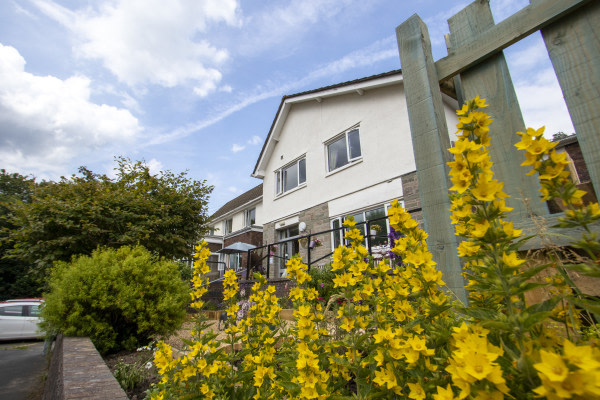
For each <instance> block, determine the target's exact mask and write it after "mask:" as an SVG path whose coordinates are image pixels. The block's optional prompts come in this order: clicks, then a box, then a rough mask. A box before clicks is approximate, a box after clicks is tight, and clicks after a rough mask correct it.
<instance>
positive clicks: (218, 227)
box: [210, 202, 263, 236]
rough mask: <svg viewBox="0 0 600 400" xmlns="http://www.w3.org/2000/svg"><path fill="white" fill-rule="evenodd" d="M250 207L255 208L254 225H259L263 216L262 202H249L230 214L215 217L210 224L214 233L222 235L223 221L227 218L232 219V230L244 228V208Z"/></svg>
mask: <svg viewBox="0 0 600 400" xmlns="http://www.w3.org/2000/svg"><path fill="white" fill-rule="evenodd" d="M251 208H256V222H255V224H254V225H255V226H261V225H262V218H263V205H262V202H258V203H254V204H250V205H247V206H244V207H243V208H240V209H239V210H236V212H235V213H232V214H226V215H224V216H222V217H219V218H217V219H216V220H215V221H213V222H212V223H211V224H210V226H211V227H212V228H214V229H215V234H216V235H220V236H223V234H224V232H225V230H224V229H225V225H224V223H225V221H226V220H228V219H229V218H231V219H232V232H233V233H235V232H237V231H239V230H242V229H244V228H245V227H246V226H245V223H246V222H245V217H244V214H245V213H244V212H245V211H246V210H249V209H251Z"/></svg>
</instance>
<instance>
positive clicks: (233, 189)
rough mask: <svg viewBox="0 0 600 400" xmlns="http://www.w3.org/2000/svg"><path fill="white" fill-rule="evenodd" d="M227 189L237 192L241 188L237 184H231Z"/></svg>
mask: <svg viewBox="0 0 600 400" xmlns="http://www.w3.org/2000/svg"><path fill="white" fill-rule="evenodd" d="M227 190H229V191H230V192H231V193H237V192H238V191H239V189H238V188H237V187H235V186H229V187H228V188H227Z"/></svg>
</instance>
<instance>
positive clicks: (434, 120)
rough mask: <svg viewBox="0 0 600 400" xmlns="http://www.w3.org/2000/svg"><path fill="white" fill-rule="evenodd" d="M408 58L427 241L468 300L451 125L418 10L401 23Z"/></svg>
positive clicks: (407, 74) (447, 277) (409, 96)
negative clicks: (452, 192) (453, 201)
mask: <svg viewBox="0 0 600 400" xmlns="http://www.w3.org/2000/svg"><path fill="white" fill-rule="evenodd" d="M396 36H397V39H398V50H399V52H400V59H401V63H402V74H403V78H404V90H405V92H406V99H407V107H408V115H409V123H410V131H411V136H412V142H413V149H414V150H413V151H414V153H415V162H416V166H417V176H418V180H419V195H420V197H421V207H422V208H423V217H424V221H425V229H426V231H427V232H428V233H429V238H428V239H427V244H428V247H429V249H430V250H431V252H432V253H433V256H434V260H435V261H436V262H437V263H438V267H439V269H440V270H441V271H442V273H443V274H444V281H445V282H446V284H447V285H448V288H449V289H451V290H452V291H453V292H454V293H455V294H456V295H457V296H458V298H459V299H461V300H462V301H464V302H466V295H465V290H464V280H463V278H462V275H461V264H460V260H459V258H458V255H457V252H456V249H457V240H456V236H455V235H454V229H453V227H452V225H451V224H450V215H449V213H448V211H447V210H448V209H449V208H450V200H449V198H448V188H449V180H448V172H449V170H448V166H447V165H446V162H448V161H450V157H449V154H450V153H448V152H447V150H446V149H447V148H449V147H450V142H449V139H448V127H447V126H446V119H445V115H444V109H443V105H442V96H441V93H440V88H439V83H438V82H439V80H438V77H437V73H436V70H435V65H434V63H433V56H432V54H431V43H430V41H429V32H428V31H427V27H426V26H425V24H424V23H423V21H422V20H421V19H420V18H419V17H418V16H417V15H413V16H412V17H410V18H409V19H408V20H406V21H405V22H404V23H403V24H402V25H400V26H398V27H397V28H396Z"/></svg>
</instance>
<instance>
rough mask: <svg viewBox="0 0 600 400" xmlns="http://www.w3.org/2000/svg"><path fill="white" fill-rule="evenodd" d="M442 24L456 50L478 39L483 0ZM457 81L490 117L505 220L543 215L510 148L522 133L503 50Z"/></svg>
mask: <svg viewBox="0 0 600 400" xmlns="http://www.w3.org/2000/svg"><path fill="white" fill-rule="evenodd" d="M448 24H449V26H450V42H451V45H452V47H453V48H461V47H463V46H465V45H466V44H468V43H470V42H472V41H474V40H476V41H479V40H480V39H479V38H480V37H481V36H480V35H481V34H482V33H483V32H486V31H488V30H489V29H490V27H493V26H494V20H493V18H492V12H491V10H490V7H489V3H488V2H487V1H475V2H473V3H471V4H470V5H469V6H467V7H466V8H464V9H463V10H462V11H460V12H459V13H457V14H456V15H454V16H453V17H452V18H450V19H449V20H448ZM460 79H461V85H462V91H463V95H464V96H465V99H471V98H473V97H475V96H479V97H480V98H485V99H486V100H487V103H488V104H489V107H487V108H485V109H484V110H483V111H485V112H486V113H488V114H489V115H490V116H491V117H492V118H493V119H494V121H493V123H492V125H490V135H491V137H492V146H491V148H490V158H491V160H492V162H493V163H494V165H493V166H492V170H493V171H494V176H495V178H496V179H498V180H499V181H500V182H504V192H506V193H507V194H508V195H509V196H510V197H509V198H507V199H506V203H507V205H508V206H509V207H512V208H513V209H514V210H513V211H512V212H511V213H510V214H509V218H510V219H512V220H513V221H515V222H518V221H521V220H523V219H526V218H528V217H529V216H530V215H531V214H532V213H533V214H535V215H538V216H544V215H547V214H548V209H547V207H546V204H545V203H542V202H541V201H539V195H540V194H539V191H538V189H539V183H538V180H537V178H536V177H534V176H527V175H525V174H526V172H527V170H526V169H525V168H523V167H521V166H520V164H521V163H522V162H523V161H524V160H525V157H524V155H523V154H522V152H519V150H517V148H516V147H514V144H515V143H516V142H518V141H519V140H520V138H519V136H518V135H516V132H517V131H521V132H524V131H525V129H526V128H525V124H524V122H523V116H522V115H521V110H520V108H519V102H518V100H517V95H516V93H515V90H514V87H513V84H512V80H511V78H510V73H509V71H508V66H507V65H506V60H505V58H504V54H503V53H498V54H496V55H494V56H493V57H491V58H488V59H487V60H485V61H482V62H480V63H479V64H478V65H477V66H475V67H472V68H470V69H469V70H466V71H463V72H462V73H461V74H460Z"/></svg>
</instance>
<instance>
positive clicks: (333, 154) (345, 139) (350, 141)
mask: <svg viewBox="0 0 600 400" xmlns="http://www.w3.org/2000/svg"><path fill="white" fill-rule="evenodd" d="M361 156H362V153H361V151H360V136H359V133H358V128H353V129H350V130H348V131H346V132H344V134H343V135H341V136H339V137H337V138H336V139H334V140H333V141H331V142H329V143H328V144H327V170H328V171H329V172H331V171H334V170H336V169H338V168H341V167H343V166H344V165H347V164H350V163H353V162H355V161H357V160H359V159H360V158H361Z"/></svg>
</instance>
